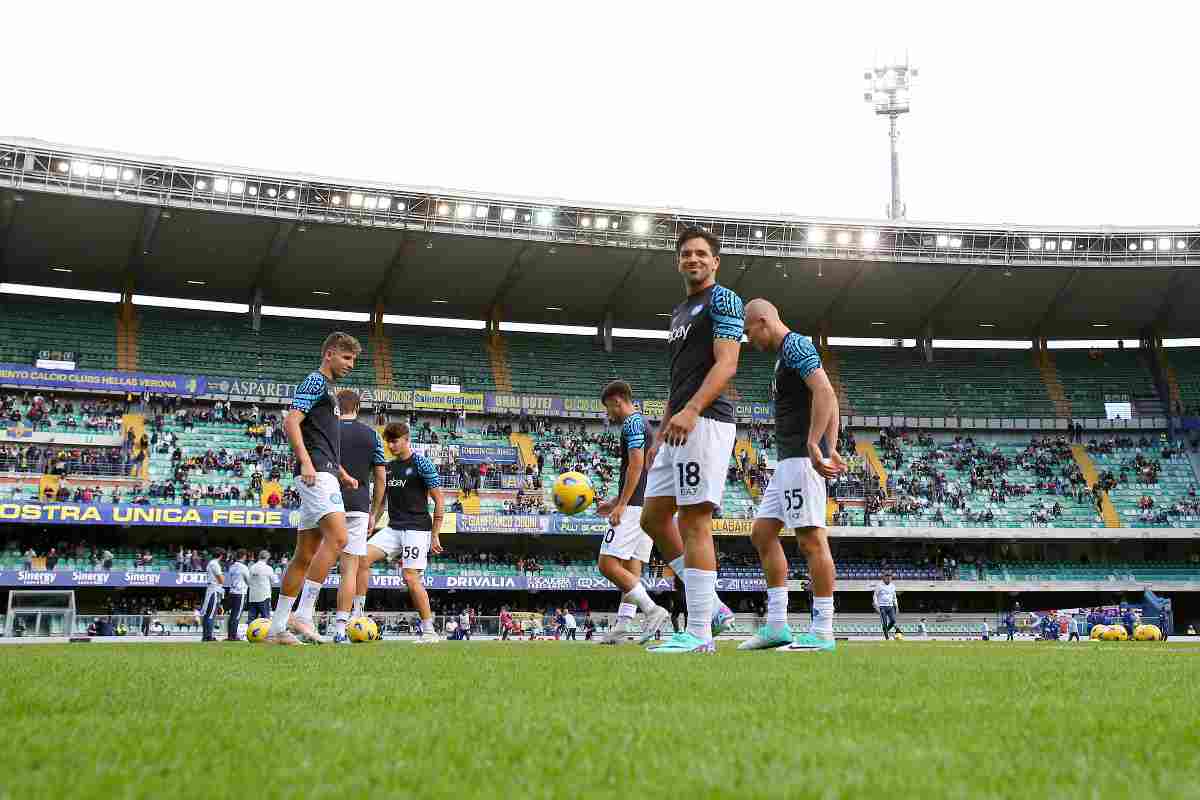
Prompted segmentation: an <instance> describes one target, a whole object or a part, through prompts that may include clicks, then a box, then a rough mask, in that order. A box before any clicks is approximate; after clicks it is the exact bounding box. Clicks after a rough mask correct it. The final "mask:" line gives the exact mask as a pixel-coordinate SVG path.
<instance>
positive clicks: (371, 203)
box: [350, 195, 379, 211]
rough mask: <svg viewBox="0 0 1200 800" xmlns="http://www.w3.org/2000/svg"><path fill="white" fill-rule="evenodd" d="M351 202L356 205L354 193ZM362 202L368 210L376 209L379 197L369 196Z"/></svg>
mask: <svg viewBox="0 0 1200 800" xmlns="http://www.w3.org/2000/svg"><path fill="white" fill-rule="evenodd" d="M350 204H351V205H354V195H350ZM362 204H363V207H364V208H366V209H367V210H368V211H374V210H375V207H376V206H378V205H379V199H378V198H375V197H368V198H367V199H366V200H363V201H362Z"/></svg>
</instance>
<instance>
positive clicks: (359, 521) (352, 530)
mask: <svg viewBox="0 0 1200 800" xmlns="http://www.w3.org/2000/svg"><path fill="white" fill-rule="evenodd" d="M370 521H371V515H370V514H368V513H367V512H365V511H347V512H346V531H347V532H348V533H349V534H350V535H349V536H347V537H346V549H345V550H343V551H342V552H343V553H345V554H346V555H348V556H365V555H366V554H367V536H368V535H369V534H370V533H371V532H370V531H369V530H367V525H368V524H369V523H370Z"/></svg>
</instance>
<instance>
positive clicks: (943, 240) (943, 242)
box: [936, 233, 950, 247]
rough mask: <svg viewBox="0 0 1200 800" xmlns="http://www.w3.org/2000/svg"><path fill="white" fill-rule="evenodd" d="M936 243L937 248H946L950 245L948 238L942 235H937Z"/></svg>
mask: <svg viewBox="0 0 1200 800" xmlns="http://www.w3.org/2000/svg"><path fill="white" fill-rule="evenodd" d="M936 243H937V246H938V247H948V246H949V245H950V237H949V236H947V235H946V234H944V233H939V234H938V237H937V239H936Z"/></svg>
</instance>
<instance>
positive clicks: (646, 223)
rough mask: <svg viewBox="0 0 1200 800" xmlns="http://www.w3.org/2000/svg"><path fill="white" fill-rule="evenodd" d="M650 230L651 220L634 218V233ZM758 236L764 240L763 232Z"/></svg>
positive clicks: (759, 232)
mask: <svg viewBox="0 0 1200 800" xmlns="http://www.w3.org/2000/svg"><path fill="white" fill-rule="evenodd" d="M649 230H650V220H648V219H646V218H645V217H634V218H633V232H634V233H637V234H644V233H646V232H647V231H649ZM758 236H759V238H760V239H761V238H762V231H758Z"/></svg>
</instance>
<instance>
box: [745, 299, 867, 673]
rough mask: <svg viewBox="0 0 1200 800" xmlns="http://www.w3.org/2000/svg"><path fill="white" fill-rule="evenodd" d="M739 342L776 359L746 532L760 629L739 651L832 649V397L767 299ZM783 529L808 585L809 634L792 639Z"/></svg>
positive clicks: (800, 341) (755, 305) (754, 305)
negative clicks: (768, 434)
mask: <svg viewBox="0 0 1200 800" xmlns="http://www.w3.org/2000/svg"><path fill="white" fill-rule="evenodd" d="M746 336H748V337H749V339H750V342H751V343H752V344H753V345H754V346H755V347H756V348H757V349H759V350H764V351H767V352H775V353H777V354H778V357H777V360H776V362H775V380H774V381H773V382H772V384H771V395H772V397H773V398H774V399H775V441H776V447H777V448H778V453H777V456H778V458H777V464H776V467H775V474H774V476H772V478H771V483H770V485H769V486H768V487H767V491H766V492H765V493H764V494H763V498H762V503H761V504H760V505H759V507H758V514H757V516H756V518H755V520H754V528H753V530H752V532H751V538H752V540H753V542H754V547H755V548H756V549H757V550H758V555H759V558H760V559H761V560H762V565H763V572H765V573H766V577H767V624H766V625H763V626H762V627H761V628H759V629H758V632H757V633H756V634H755V635H754V636H753V637H752V638H750V639H749V640H747V641H745V642H743V643H742V644H741V645H739V646H738V649H739V650H768V649H779V650H781V651H784V652H797V651H798V652H820V651H832V650H833V649H834V647H835V644H834V639H833V576H834V566H833V556H832V555H831V554H830V552H829V539H828V537H827V535H826V532H825V502H826V497H825V479H826V478H832V477H834V476H835V475H838V474H839V473H841V472H842V471H844V470H845V464H844V463H843V462H842V457H841V456H840V455H838V452H837V440H838V426H839V422H840V421H841V414H840V411H839V410H838V401H837V395H836V394H835V393H834V391H833V386H832V385H831V384H830V383H829V378H828V377H827V376H826V375H825V370H824V369H822V367H821V357H820V356H819V355H818V354H817V349H816V347H814V346H813V343H812V340H811V339H809V338H808V337H807V336H801V335H800V334H798V333H794V332H793V331H791V330H789V329H788V327H787V325H785V324H784V323H783V321H782V320H781V319H780V318H779V310H778V309H777V308H775V306H774V305H772V304H771V303H770V302H768V301H767V300H762V299H759V300H751V301H750V302H749V303H748V304H747V305H746ZM826 453H828V458H827V457H826V455H825V454H826ZM784 527H788V528H793V529H795V531H796V542H797V543H798V544H799V545H800V550H801V552H803V553H804V555H805V557H806V558H807V559H808V573H809V575H810V576H811V579H812V588H813V617H812V620H813V622H812V630H810V631H809V632H808V633H802V634H800V635H798V636H794V635H793V634H792V630H791V628H790V627H789V626H788V623H787V599H788V590H787V573H788V566H787V557H786V556H785V555H784V553H783V545H782V544H780V542H779V533H780V531H782V530H783V528H784Z"/></svg>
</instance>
